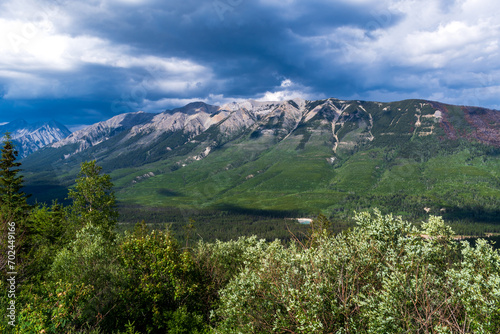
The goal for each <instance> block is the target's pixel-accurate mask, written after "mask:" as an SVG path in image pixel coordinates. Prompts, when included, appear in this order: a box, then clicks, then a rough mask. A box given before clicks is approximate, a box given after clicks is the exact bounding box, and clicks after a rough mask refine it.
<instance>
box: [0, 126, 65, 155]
mask: <svg viewBox="0 0 500 334" xmlns="http://www.w3.org/2000/svg"><path fill="white" fill-rule="evenodd" d="M6 132H10V134H11V138H12V141H13V143H14V145H15V147H16V149H17V150H18V152H19V158H25V157H27V156H28V155H30V154H31V153H33V152H35V151H37V150H39V149H41V148H42V147H45V146H47V145H50V144H52V143H54V142H57V141H60V140H62V139H64V138H66V137H67V136H68V135H70V134H71V132H70V131H69V130H68V129H67V128H66V127H65V126H64V125H62V124H59V123H57V122H56V121H50V122H47V123H36V124H29V123H27V122H26V121H24V120H17V121H13V122H10V123H7V124H4V125H2V126H0V134H2V135H3V134H4V133H6Z"/></svg>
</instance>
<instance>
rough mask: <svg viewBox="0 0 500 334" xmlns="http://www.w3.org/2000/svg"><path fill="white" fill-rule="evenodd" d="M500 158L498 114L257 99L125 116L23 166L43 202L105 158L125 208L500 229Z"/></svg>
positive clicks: (411, 103)
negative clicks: (392, 218)
mask: <svg viewBox="0 0 500 334" xmlns="http://www.w3.org/2000/svg"><path fill="white" fill-rule="evenodd" d="M499 156H500V112H499V111H496V110H489V109H483V108H476V107H464V106H452V105H447V104H443V103H439V102H434V101H426V100H404V101H398V102H391V103H380V102H366V101H342V100H338V99H333V98H331V99H326V100H319V101H306V100H301V99H294V100H290V101H276V102H258V101H252V100H250V101H245V102H239V103H230V104H226V105H223V106H211V105H207V104H204V103H201V102H198V103H192V104H189V105H187V106H185V107H183V108H179V109H174V110H168V111H165V112H163V113H160V114H148V113H143V112H138V113H129V114H123V115H119V116H116V117H114V118H112V119H110V120H108V121H105V122H101V123H98V124H94V125H92V126H90V127H88V128H86V129H83V130H80V131H77V132H75V133H73V134H72V135H71V136H69V137H68V138H66V139H64V140H62V141H59V142H57V143H54V144H52V145H51V146H49V147H46V148H44V149H43V150H40V151H38V152H36V153H35V154H33V155H31V156H30V157H28V158H27V159H26V160H25V161H24V168H25V169H26V171H27V173H28V174H27V176H26V179H27V180H28V179H30V180H31V181H29V182H31V185H33V186H34V188H32V189H34V190H35V192H38V191H40V194H39V196H40V198H44V197H43V191H45V190H47V189H53V191H52V192H50V194H51V196H53V195H54V194H55V193H56V190H54V189H56V188H57V189H59V190H62V189H64V187H67V186H69V185H70V184H72V182H73V181H74V178H75V177H76V175H77V173H78V169H79V164H80V162H82V161H85V160H90V159H97V160H98V163H99V164H100V165H102V166H103V167H104V168H105V171H106V172H108V173H111V175H112V177H113V180H114V183H115V185H116V187H117V195H118V199H119V200H120V201H122V202H126V203H134V204H141V205H150V206H175V207H183V206H194V207H215V208H221V209H224V208H244V209H259V210H281V211H282V210H294V211H297V212H301V213H304V214H312V213H318V212H320V211H322V212H325V213H328V214H337V215H340V216H342V214H343V212H346V211H348V210H351V209H353V208H355V209H361V208H366V207H370V206H374V205H375V206H379V207H381V208H390V209H391V210H392V211H393V212H396V213H397V212H400V213H401V214H403V215H410V216H411V215H413V216H415V217H416V216H418V215H419V214H420V213H423V212H424V208H429V210H426V211H429V212H431V213H436V214H439V213H440V212H446V213H447V214H448V215H456V217H459V216H460V217H464V216H466V215H471V217H472V216H474V215H475V217H483V218H481V219H483V220H485V221H498V222H499V223H500V209H498V208H499V207H500V174H499V172H498V171H499V170H500V169H499V168H500V165H499V164H498V163H499V162H498V161H499V159H498V157H499ZM51 187H52V188H51ZM46 194H48V193H46ZM36 196H37V194H35V197H36ZM44 199H45V198H44ZM441 209H443V210H444V211H440V210H441ZM474 212H475V213H474ZM478 212H479V213H478ZM340 216H339V217H340Z"/></svg>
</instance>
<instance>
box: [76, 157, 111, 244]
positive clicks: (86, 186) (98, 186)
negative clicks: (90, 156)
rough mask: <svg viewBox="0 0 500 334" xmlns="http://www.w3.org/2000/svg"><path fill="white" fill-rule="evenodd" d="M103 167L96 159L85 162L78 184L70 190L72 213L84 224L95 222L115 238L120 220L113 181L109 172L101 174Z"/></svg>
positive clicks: (107, 235)
mask: <svg viewBox="0 0 500 334" xmlns="http://www.w3.org/2000/svg"><path fill="white" fill-rule="evenodd" d="M101 170H102V167H100V166H98V165H97V164H96V161H95V160H94V161H90V162H83V163H82V164H81V171H80V174H79V178H78V179H77V180H76V185H75V187H74V188H73V189H70V190H69V193H68V196H69V198H70V199H72V200H73V205H72V214H73V216H74V219H75V220H77V221H78V222H79V223H80V224H82V225H83V226H84V225H86V224H93V225H94V226H97V227H100V228H101V229H102V232H103V233H104V236H105V237H106V238H107V239H110V240H111V239H113V237H114V236H113V235H114V231H113V229H114V227H115V225H116V222H117V220H118V213H117V211H116V208H115V204H116V200H115V195H114V192H113V190H112V188H113V183H112V182H111V177H110V176H109V175H107V174H101Z"/></svg>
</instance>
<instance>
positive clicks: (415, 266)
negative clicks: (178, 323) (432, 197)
mask: <svg viewBox="0 0 500 334" xmlns="http://www.w3.org/2000/svg"><path fill="white" fill-rule="evenodd" d="M355 220H356V221H357V224H358V226H357V227H356V228H354V229H352V230H351V231H344V232H342V233H340V234H338V235H336V236H329V235H328V234H327V233H326V231H325V233H323V234H322V235H320V234H317V235H316V240H315V242H312V243H310V244H311V246H310V247H306V246H304V245H302V244H300V243H298V242H295V243H292V244H291V245H290V247H288V248H285V247H284V246H283V245H282V244H280V243H279V242H274V243H271V244H270V245H269V246H268V247H267V248H266V249H265V250H262V251H261V253H260V254H257V257H256V258H257V259H259V260H258V262H256V263H258V265H255V266H247V267H245V269H243V271H242V272H241V273H240V274H238V275H236V276H235V277H234V278H233V279H232V280H231V281H230V282H229V283H228V285H227V286H226V287H225V288H224V289H223V290H222V291H221V293H220V295H221V301H220V307H219V308H218V309H217V311H216V314H217V316H218V317H220V319H221V321H220V323H219V324H218V326H217V328H216V330H215V332H217V333H234V332H240V333H270V332H291V333H331V332H334V333H470V332H471V331H472V332H480V333H496V332H499V331H500V320H499V319H500V316H499V315H500V308H499V306H498V305H500V300H499V298H500V290H499V289H500V284H499V282H500V278H499V273H500V254H499V252H498V250H494V249H493V248H492V247H491V245H489V244H487V243H486V242H485V241H480V242H478V245H477V247H476V248H472V247H470V246H469V245H468V244H467V243H462V244H459V243H457V242H455V241H454V240H453V231H452V230H451V229H450V228H449V227H448V226H446V225H445V224H444V222H443V220H442V219H441V218H439V217H433V216H431V217H430V218H429V220H428V221H427V222H425V223H423V224H422V229H421V230H419V229H417V228H416V227H414V226H412V225H411V224H409V223H407V222H405V221H403V220H402V219H401V218H399V217H394V216H392V215H385V216H384V215H382V214H381V213H380V212H379V211H377V210H375V212H374V214H370V213H361V214H357V215H356V217H355Z"/></svg>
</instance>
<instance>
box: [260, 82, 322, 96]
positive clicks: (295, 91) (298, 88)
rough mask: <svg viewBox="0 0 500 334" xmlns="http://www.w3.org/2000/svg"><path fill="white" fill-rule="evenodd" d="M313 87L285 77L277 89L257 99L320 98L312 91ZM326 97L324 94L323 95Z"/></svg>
mask: <svg viewBox="0 0 500 334" xmlns="http://www.w3.org/2000/svg"><path fill="white" fill-rule="evenodd" d="M310 91H311V89H310V88H309V87H306V86H303V85H301V84H298V83H295V82H293V81H292V80H290V79H284V80H282V81H281V84H280V86H279V87H276V90H274V91H272V92H270V91H267V92H265V93H264V94H262V95H261V96H259V97H257V98H256V100H257V101H287V100H292V99H295V98H301V99H304V100H313V99H315V98H319V97H318V95H317V94H312V93H310ZM321 97H324V96H321Z"/></svg>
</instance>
